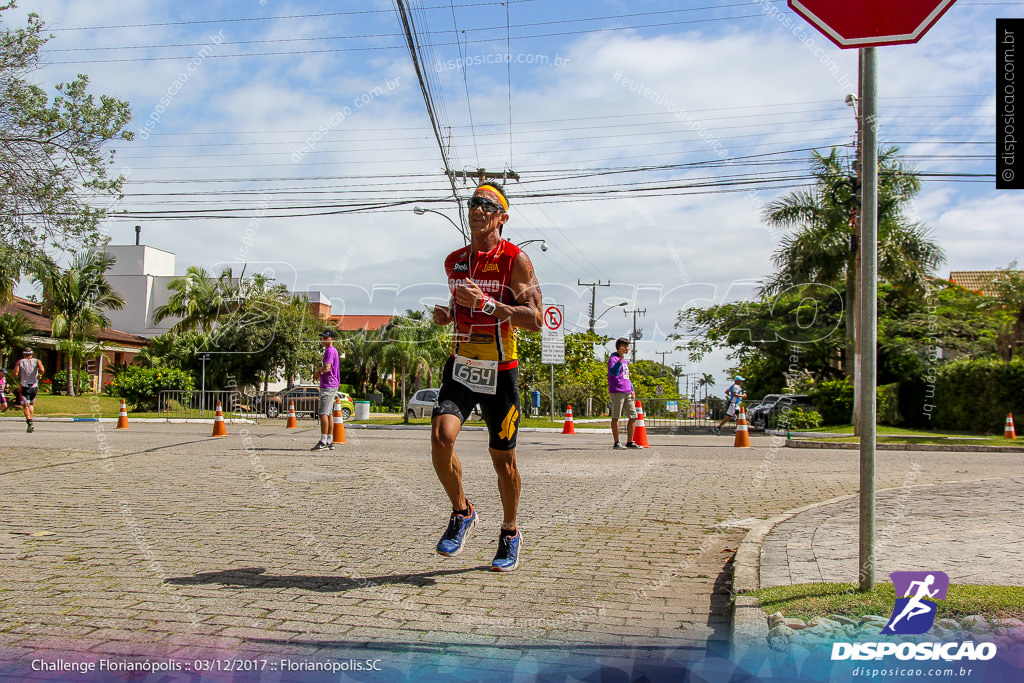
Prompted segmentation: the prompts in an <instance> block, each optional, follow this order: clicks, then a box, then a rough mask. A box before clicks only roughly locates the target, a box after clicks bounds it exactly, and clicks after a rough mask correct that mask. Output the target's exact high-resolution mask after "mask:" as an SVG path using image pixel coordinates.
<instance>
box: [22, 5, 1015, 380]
mask: <svg viewBox="0 0 1024 683" xmlns="http://www.w3.org/2000/svg"><path fill="white" fill-rule="evenodd" d="M412 10H413V11H412V16H413V20H414V23H415V30H416V32H417V35H418V36H419V39H420V41H421V42H422V43H423V44H426V45H429V46H431V47H430V48H429V49H428V50H426V60H425V69H424V70H425V73H426V74H427V76H428V81H429V82H430V85H431V92H432V97H433V101H434V104H435V111H436V112H437V123H438V128H439V130H440V131H441V134H442V144H444V146H445V150H446V154H447V156H448V159H449V164H450V167H451V168H453V169H455V170H457V171H467V172H472V171H474V170H475V169H477V168H480V167H483V168H486V169H487V170H488V171H493V172H502V171H505V170H512V171H515V172H517V173H519V174H520V181H519V182H514V181H510V182H508V183H507V188H508V191H509V193H510V195H511V197H512V209H511V211H510V213H511V216H512V218H511V220H510V221H509V223H508V225H507V228H506V237H508V238H510V239H512V240H513V241H516V242H521V241H524V240H529V239H543V240H546V241H547V243H548V245H549V249H548V250H547V251H546V252H542V251H541V250H540V249H539V248H538V247H539V244H535V245H532V246H529V247H527V249H528V250H529V253H530V254H531V257H532V258H533V260H534V264H535V266H536V270H537V274H538V276H539V278H540V280H541V283H542V285H543V290H544V299H545V302H547V303H559V304H564V305H565V306H566V312H567V315H566V319H567V321H568V322H569V324H570V328H573V327H576V326H578V327H579V329H583V328H585V327H586V324H587V313H586V309H587V305H588V304H589V301H590V290H589V289H584V288H582V287H579V286H577V281H578V280H582V281H584V282H594V281H604V282H609V281H610V282H611V286H609V287H601V288H599V289H598V301H599V303H598V306H597V312H598V313H600V312H601V311H603V310H605V309H606V308H608V307H609V306H614V305H615V304H617V303H620V302H623V301H626V302H629V307H630V308H641V309H646V311H647V313H646V316H645V317H643V318H641V319H640V323H639V324H640V326H641V327H642V328H643V339H642V340H641V342H640V344H639V346H638V356H639V357H645V358H648V359H656V358H658V356H655V355H654V352H655V351H666V350H669V349H670V348H671V345H670V344H669V343H668V342H666V341H665V340H664V336H665V334H666V333H670V332H671V331H672V329H673V325H674V322H675V314H676V311H678V310H679V308H681V307H685V306H688V305H707V304H710V303H718V302H721V301H724V300H728V299H735V298H740V297H743V296H748V295H749V294H750V292H751V289H752V287H754V286H755V285H756V282H757V281H758V280H759V279H761V278H763V277H765V276H766V275H767V274H768V273H769V272H770V271H771V265H770V257H771V253H772V250H773V248H774V246H775V244H776V243H777V239H778V235H776V234H773V233H772V232H771V231H769V230H768V229H766V227H765V226H764V224H763V223H762V222H761V220H760V215H759V212H760V207H761V206H763V204H764V203H766V202H768V201H771V200H772V199H773V198H775V197H777V196H779V195H780V194H782V193H784V192H787V191H790V190H792V189H793V188H794V187H796V186H797V185H799V184H801V183H803V182H806V178H805V176H806V168H807V158H808V156H809V154H810V150H811V149H820V150H825V151H827V150H828V149H829V148H830V147H831V146H846V149H847V150H850V151H851V153H852V150H851V148H850V147H849V145H851V144H852V142H853V139H854V132H855V122H854V118H853V112H852V109H851V108H850V107H848V106H846V104H845V103H844V99H845V97H846V95H847V94H848V93H851V92H855V91H856V53H855V51H849V50H840V49H838V48H836V47H834V46H833V45H832V44H831V43H830V42H829V41H828V40H827V39H826V38H825V37H824V36H822V35H820V34H818V33H817V32H816V31H815V30H813V29H812V28H810V27H809V26H808V25H807V24H805V23H804V22H803V20H802V19H800V18H799V17H797V16H796V15H795V14H793V13H792V12H791V11H790V10H789V9H788V8H787V7H786V5H785V3H784V2H778V1H776V2H771V1H765V2H736V1H730V0H698V1H696V2H686V3H678V2H659V1H654V2H640V3H638V2H631V3H627V2H618V1H605V2H600V1H599V2H585V3H584V2H559V3H552V2H542V1H540V0H512V1H511V2H508V3H506V4H501V3H490V2H478V3H473V4H467V3H464V2H462V3H460V2H443V1H442V0H424V2H420V3H413V7H412ZM29 11H34V12H37V13H38V14H40V15H41V16H42V17H43V18H44V20H45V21H46V22H47V24H48V27H49V28H50V30H51V32H52V33H53V34H54V36H55V37H54V39H53V40H52V41H51V42H50V43H48V44H47V46H46V47H45V48H44V62H45V63H46V67H45V68H43V69H42V70H40V71H39V72H37V73H36V74H35V78H36V79H37V80H38V81H39V82H40V83H41V84H46V85H50V84H53V83H56V82H59V81H61V80H65V79H68V78H70V77H73V76H74V74H76V73H86V74H88V75H89V76H90V79H91V82H92V84H93V86H92V87H93V89H94V91H95V92H98V93H105V94H110V95H114V96H116V97H119V98H121V99H125V100H128V101H129V102H130V103H131V106H132V110H133V113H134V116H135V119H134V121H133V123H132V129H133V130H136V131H137V134H136V139H135V141H134V142H132V143H128V144H122V145H119V148H118V156H117V163H116V166H117V168H121V169H123V170H124V172H125V173H127V174H128V175H129V183H128V185H127V196H126V198H125V199H124V201H122V202H120V203H119V204H118V205H117V206H115V207H113V208H115V209H117V210H124V211H127V212H129V213H128V215H126V216H117V217H114V218H112V219H111V220H110V221H109V222H108V224H107V226H106V229H107V231H108V232H109V234H110V236H111V240H112V242H113V243H115V244H118V243H120V244H126V243H131V242H132V240H133V239H134V226H135V225H141V226H142V235H143V241H144V242H145V243H146V244H150V245H152V246H155V247H159V248H161V249H166V250H168V251H172V252H175V253H176V254H177V267H178V270H179V271H184V269H185V268H186V267H187V266H189V265H203V266H206V267H207V268H217V267H219V264H224V263H231V262H238V261H245V262H247V263H248V264H249V265H248V266H247V272H250V273H251V272H254V271H255V270H261V271H265V272H268V273H272V274H274V275H275V276H276V277H277V278H278V279H279V280H281V281H283V282H285V283H286V284H288V285H289V286H290V287H292V288H294V289H299V290H304V289H319V290H322V291H324V292H325V293H326V294H327V295H328V296H329V297H331V299H332V303H333V307H334V310H335V312H336V313H341V312H349V313H390V312H401V311H404V310H405V309H406V308H415V307H419V306H421V305H430V304H433V303H436V302H439V301H441V300H443V299H445V298H446V296H447V295H446V293H445V289H444V286H443V285H442V284H441V283H442V282H443V274H442V272H441V262H442V260H443V258H444V256H445V254H447V253H448V251H450V250H452V249H455V248H457V247H459V246H461V244H462V238H461V236H460V235H459V233H458V232H457V230H456V229H455V228H454V227H453V226H452V225H451V223H449V222H448V221H446V220H445V219H444V218H442V217H440V216H437V215H433V214H430V213H428V214H425V215H422V216H418V215H415V214H414V213H413V212H412V210H411V209H412V206H413V205H415V204H421V205H423V206H427V207H430V208H433V209H436V210H438V211H441V212H443V213H446V214H447V215H448V216H450V217H451V218H453V219H455V221H456V222H458V219H457V214H456V212H455V209H454V203H453V202H452V201H451V194H452V190H451V186H450V184H449V181H448V180H447V178H446V176H445V175H444V173H443V165H442V160H441V159H442V157H441V152H440V148H439V143H438V141H437V140H436V139H435V136H434V133H433V130H432V128H431V123H430V120H429V119H428V117H427V114H426V107H425V105H424V99H423V95H422V93H421V91H420V87H419V84H418V82H417V78H416V74H415V71H414V69H413V65H412V61H411V59H410V55H409V52H408V50H407V49H406V47H405V42H404V37H403V35H402V25H401V23H400V21H399V17H398V13H397V12H396V10H395V7H394V5H393V3H391V2H372V1H366V2H349V3H344V4H340V3H329V2H302V3H287V2H278V1H276V0H253V1H250V2H203V3H180V2H178V3H171V2H137V3H120V4H114V3H101V2H83V1H79V2H70V1H65V0H39V1H29V0H23V1H22V2H21V3H19V7H18V8H17V9H16V10H13V11H10V12H7V13H5V20H6V21H8V22H16V21H17V22H20V21H21V17H23V16H24V14H25V13H27V12H29ZM1022 15H1024V3H1020V2H970V1H968V0H960V1H959V2H957V3H956V4H955V5H954V6H953V7H952V8H951V9H950V10H949V11H948V13H947V14H946V15H945V16H944V17H943V18H942V19H941V20H940V21H939V22H938V24H937V25H936V26H935V27H934V28H933V29H932V31H931V32H930V33H929V34H928V35H926V36H925V38H924V39H923V40H922V41H921V42H920V43H919V44H917V45H913V46H897V47H888V48H884V49H880V50H879V62H880V85H879V91H880V96H881V101H880V112H881V117H882V118H881V127H880V135H881V137H882V139H883V140H885V141H888V142H891V143H893V144H897V145H898V146H899V147H900V148H901V149H902V150H903V151H904V153H905V154H907V156H908V160H909V161H910V162H911V163H912V164H914V165H916V166H917V167H918V168H919V169H920V170H921V171H922V172H924V173H926V174H928V176H927V177H926V180H925V182H924V189H923V191H922V192H921V194H920V195H919V197H918V198H917V201H916V202H915V204H914V206H913V212H914V216H915V217H916V218H917V219H918V220H920V221H922V222H924V223H926V224H928V225H929V226H931V228H932V229H933V231H934V233H933V234H934V237H935V238H936V239H937V240H938V242H939V243H940V244H941V245H942V247H943V248H944V249H945V250H946V252H947V254H948V261H947V264H946V265H945V266H943V267H942V268H941V269H940V271H939V274H941V275H944V276H946V275H948V271H950V270H969V269H993V268H1000V267H1006V265H1008V264H1009V263H1010V262H1011V261H1012V260H1014V259H1016V258H1018V257H1019V255H1020V252H1021V249H1020V247H1019V244H1020V242H1019V239H1018V236H1019V235H1020V230H1019V224H1020V222H1021V216H1022V215H1024V194H1021V193H1019V192H1017V193H1015V192H1012V191H996V190H995V189H994V180H993V178H992V177H987V176H990V175H991V174H992V173H993V172H994V117H995V105H994V89H995V45H994V43H995V38H994V33H995V19H996V17H1017V16H1022ZM505 55H508V56H509V57H508V59H506V58H505ZM182 75H184V76H185V78H184V79H182V78H181V76H182ZM147 123H148V127H147ZM979 174H980V177H979ZM986 174H987V175H986ZM459 188H460V193H462V194H463V195H464V194H466V191H465V189H463V183H462V181H460V184H459ZM238 269H239V268H238V265H236V272H237V270H238ZM630 324H631V320H627V319H626V317H625V316H624V315H623V314H622V313H621V310H611V311H609V312H608V313H607V314H606V315H605V316H604V317H603V319H602V320H601V321H600V322H599V323H598V325H599V328H600V331H602V332H604V333H605V334H608V335H609V336H612V337H617V336H620V335H623V334H625V333H627V332H628V331H629V327H630ZM668 361H669V362H670V363H672V362H680V363H683V364H684V366H686V367H687V368H688V370H689V371H690V372H701V371H705V372H706V371H712V372H715V373H716V374H718V375H721V374H722V373H723V368H724V367H725V366H726V362H725V361H724V358H723V357H722V355H721V354H719V355H717V356H716V357H714V358H711V359H709V360H708V361H706V362H705V363H704V364H702V365H701V366H697V365H694V364H690V363H689V362H688V361H687V359H686V358H685V357H684V355H683V354H682V353H680V352H676V353H674V354H672V355H670V356H669V357H668ZM723 381H724V380H723Z"/></svg>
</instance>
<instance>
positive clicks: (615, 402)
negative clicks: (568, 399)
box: [608, 337, 640, 450]
mask: <svg viewBox="0 0 1024 683" xmlns="http://www.w3.org/2000/svg"><path fill="white" fill-rule="evenodd" d="M628 352H629V340H628V339H626V338H625V337H620V338H618V339H616V340H615V353H613V354H612V355H611V356H609V357H608V394H609V396H610V397H611V404H612V405H611V414H612V437H613V438H614V439H615V444H614V445H613V446H612V448H615V449H619V450H623V449H626V448H640V446H638V445H637V444H635V443H633V430H634V428H635V427H636V417H637V413H636V402H635V401H634V397H635V395H636V394H635V393H634V391H633V383H632V382H631V381H629V361H628V360H626V354H627V353H628ZM623 407H625V408H626V416H627V417H629V421H628V422H626V439H627V440H626V445H625V446H623V445H622V444H621V443H619V416H621V415H622V409H623Z"/></svg>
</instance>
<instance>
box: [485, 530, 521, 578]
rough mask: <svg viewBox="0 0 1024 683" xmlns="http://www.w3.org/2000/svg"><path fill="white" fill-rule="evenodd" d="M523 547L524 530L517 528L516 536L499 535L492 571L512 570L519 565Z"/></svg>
mask: <svg viewBox="0 0 1024 683" xmlns="http://www.w3.org/2000/svg"><path fill="white" fill-rule="evenodd" d="M522 547H523V532H521V531H519V529H516V535H515V536H505V535H504V534H502V535H501V536H499V537H498V552H497V553H495V555H494V561H493V562H491V571H492V572H510V571H512V570H513V569H515V568H516V567H518V566H519V549H520V548H522Z"/></svg>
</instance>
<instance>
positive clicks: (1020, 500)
mask: <svg viewBox="0 0 1024 683" xmlns="http://www.w3.org/2000/svg"><path fill="white" fill-rule="evenodd" d="M1011 457H1017V456H1011ZM912 471H916V470H910V471H908V477H907V481H906V482H905V483H904V485H903V486H900V487H897V488H890V489H884V490H881V491H878V493H877V495H876V497H875V515H876V519H875V555H876V558H877V560H876V569H875V575H876V581H877V582H879V583H882V582H887V581H889V573H890V572H893V571H927V570H937V571H942V572H945V573H946V574H948V575H949V579H950V581H951V582H953V583H966V584H980V585H1012V586H1024V572H1022V571H1021V567H1024V518H1022V517H1021V515H1020V510H1021V509H1022V506H1024V477H1012V478H993V479H985V480H980V481H964V482H943V483H935V484H925V485H915V483H914V480H916V478H917V477H916V476H914V475H912V474H910V472H912ZM859 505H860V499H859V496H858V495H857V494H854V495H849V496H842V497H839V498H835V499H832V500H829V501H824V502H822V503H818V504H814V505H809V506H806V507H803V508H798V509H797V510H792V511H790V512H787V513H784V514H782V515H779V516H777V517H774V518H772V519H769V520H767V521H765V522H763V523H761V524H758V525H756V526H754V527H753V528H752V529H751V530H750V532H749V533H748V534H747V536H746V537H745V538H744V540H743V543H741V545H740V548H739V551H738V552H737V553H736V561H735V567H734V576H735V588H736V590H737V591H744V590H751V589H756V588H768V587H771V586H783V585H792V584H798V583H841V582H844V583H857V581H858V571H859V561H860V560H859V540H858V539H859ZM767 632H768V627H767V623H766V620H765V614H764V611H763V610H762V609H761V608H760V606H759V605H758V604H757V601H756V600H755V599H754V598H751V597H744V596H739V597H738V598H737V601H736V609H735V610H734V614H733V633H734V637H740V638H743V639H754V640H757V639H759V638H762V637H765V636H766V635H767Z"/></svg>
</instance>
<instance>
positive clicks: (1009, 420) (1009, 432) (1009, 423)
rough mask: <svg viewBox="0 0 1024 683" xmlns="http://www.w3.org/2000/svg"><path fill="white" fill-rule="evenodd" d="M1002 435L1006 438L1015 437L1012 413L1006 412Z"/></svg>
mask: <svg viewBox="0 0 1024 683" xmlns="http://www.w3.org/2000/svg"><path fill="white" fill-rule="evenodd" d="M1003 437H1004V438H1007V439H1016V438H1017V431H1016V430H1015V429H1014V428H1013V413H1007V414H1006V429H1005V430H1003Z"/></svg>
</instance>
